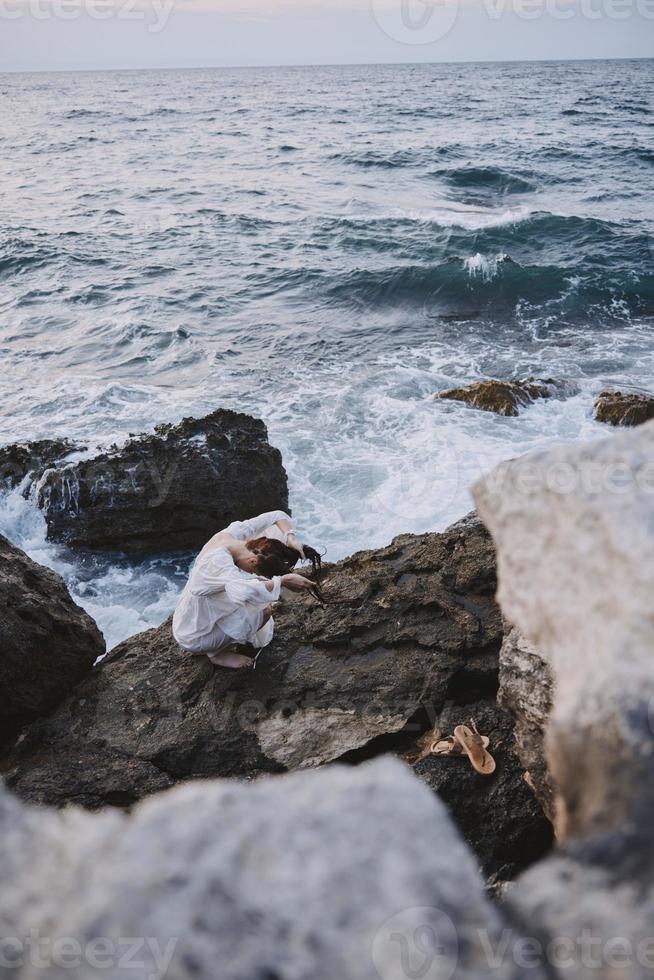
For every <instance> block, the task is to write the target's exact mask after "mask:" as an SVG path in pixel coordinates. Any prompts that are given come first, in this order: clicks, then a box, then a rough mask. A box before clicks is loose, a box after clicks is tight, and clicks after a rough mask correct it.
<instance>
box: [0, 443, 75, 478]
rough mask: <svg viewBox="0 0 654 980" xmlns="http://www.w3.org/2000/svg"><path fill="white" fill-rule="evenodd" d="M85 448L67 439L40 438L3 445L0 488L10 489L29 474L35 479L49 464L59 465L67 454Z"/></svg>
mask: <svg viewBox="0 0 654 980" xmlns="http://www.w3.org/2000/svg"><path fill="white" fill-rule="evenodd" d="M85 448H86V447H84V446H78V445H76V444H75V443H72V442H69V440H68V439H42V440H40V441H39V442H26V443H21V444H14V445H12V446H3V447H1V448H0V489H7V490H12V489H13V488H14V487H17V486H19V485H20V484H21V483H22V482H23V480H24V479H25V477H26V476H29V475H30V474H32V475H33V478H34V479H37V478H38V477H40V476H41V474H42V473H43V472H44V470H46V469H48V468H49V467H50V466H58V465H60V464H61V463H62V462H63V461H64V460H65V459H66V457H67V456H70V455H71V454H72V453H75V452H80V451H84V449H85Z"/></svg>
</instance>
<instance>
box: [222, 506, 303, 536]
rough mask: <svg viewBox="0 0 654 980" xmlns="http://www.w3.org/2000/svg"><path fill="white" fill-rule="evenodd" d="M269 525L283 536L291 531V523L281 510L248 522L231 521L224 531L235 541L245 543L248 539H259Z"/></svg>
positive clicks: (253, 518)
mask: <svg viewBox="0 0 654 980" xmlns="http://www.w3.org/2000/svg"><path fill="white" fill-rule="evenodd" d="M271 524H276V525H277V527H278V528H279V529H280V531H282V532H283V533H284V534H287V533H288V532H289V531H291V530H292V529H293V521H292V519H291V518H290V517H289V516H288V514H286V513H284V511H283V510H271V511H269V512H268V513H267V514H259V516H258V517H251V518H250V520H248V521H232V523H231V524H230V525H229V527H226V528H225V531H226V532H227V534H231V536H232V537H233V538H236V540H237V541H247V540H248V538H258V537H260V536H261V535H262V534H263V532H264V531H265V530H266V528H267V527H270V526H271ZM282 525H284V526H283V527H282Z"/></svg>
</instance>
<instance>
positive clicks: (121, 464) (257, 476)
mask: <svg viewBox="0 0 654 980" xmlns="http://www.w3.org/2000/svg"><path fill="white" fill-rule="evenodd" d="M37 502H38V504H39V506H40V507H41V509H42V510H43V513H44V515H45V519H46V521H47V524H48V534H49V537H50V538H51V539H52V540H55V541H62V542H64V543H66V544H67V545H69V546H72V547H83V548H90V549H95V550H97V549H105V550H112V551H119V552H126V553H129V554H146V553H153V552H157V551H173V550H190V549H199V548H200V547H202V545H203V544H204V543H205V542H206V540H207V538H209V537H210V536H211V535H212V534H214V533H215V532H216V531H217V530H219V529H220V528H222V527H224V526H225V525H226V524H229V523H230V521H233V520H238V519H242V518H245V517H250V516H252V514H259V513H262V512H264V511H267V510H276V509H283V510H286V509H287V508H288V489H287V482H286V473H285V471H284V467H283V466H282V458H281V454H280V452H279V450H277V449H273V447H272V446H270V444H269V442H268V434H267V431H266V427H265V425H264V424H263V422H261V421H260V420H259V419H254V418H251V417H250V416H249V415H241V414H239V413H237V412H229V411H223V410H219V411H216V412H214V413H213V414H212V415H208V416H207V417H206V418H203V419H184V421H182V422H181V423H180V424H179V425H174V426H173V425H160V426H157V428H156V429H155V432H154V434H152V435H141V436H137V437H134V438H131V439H130V440H129V441H128V442H127V443H126V444H125V445H124V446H123V447H122V448H118V447H115V448H112V449H111V450H110V451H109V452H105V453H102V454H100V455H98V456H96V457H94V458H93V459H88V460H83V461H81V462H73V463H70V464H68V465H66V464H64V465H59V466H56V467H54V468H52V469H48V470H46V472H45V473H43V475H42V476H41V477H40V479H39V482H38V487H37Z"/></svg>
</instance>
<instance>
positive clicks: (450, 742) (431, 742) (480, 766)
mask: <svg viewBox="0 0 654 980" xmlns="http://www.w3.org/2000/svg"><path fill="white" fill-rule="evenodd" d="M489 745H490V739H489V738H488V736H487V735H480V734H479V732H478V731H477V726H476V725H475V723H474V721H471V722H470V725H457V726H456V728H455V729H454V734H453V735H448V737H447V738H441V736H440V735H437V736H436V737H433V733H432V737H431V738H430V739H428V740H426V742H425V743H424V747H423V749H422V752H421V753H420V755H419V759H420V758H425V757H426V756H428V755H435V756H461V755H467V757H468V759H469V760H470V765H471V766H472V768H473V769H474V770H475V772H478V773H479V775H480V776H491V775H492V774H493V773H494V772H495V769H496V768H497V767H496V763H495V759H494V758H493V756H492V755H491V754H490V752H489V751H488V747H489ZM416 761H418V760H416Z"/></svg>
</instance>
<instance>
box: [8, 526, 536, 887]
mask: <svg viewBox="0 0 654 980" xmlns="http://www.w3.org/2000/svg"><path fill="white" fill-rule="evenodd" d="M324 591H325V595H326V597H327V599H328V602H329V604H328V605H326V606H325V607H324V608H323V607H321V606H320V605H318V604H317V603H316V601H315V600H314V599H310V598H306V599H305V598H301V597H299V596H296V597H293V598H292V599H290V600H289V601H288V602H284V603H282V604H281V605H280V606H279V607H277V610H276V612H275V618H276V634H275V640H274V641H273V643H272V644H271V646H270V647H268V648H266V649H265V650H264V652H263V653H262V655H261V658H260V660H259V663H258V666H257V669H256V671H244V672H234V671H227V670H224V669H221V668H215V667H213V666H212V665H211V664H210V663H209V661H208V660H207V659H206V658H205V657H192V656H189V655H188V654H184V653H183V652H182V651H181V650H180V648H179V647H178V646H177V644H176V643H175V641H174V640H173V637H172V635H171V632H170V623H165V624H164V625H163V626H162V627H160V628H159V629H157V630H151V631H149V632H147V633H143V634H141V635H140V636H136V637H133V638H132V639H130V640H128V641H126V642H125V643H123V644H121V645H120V646H119V647H117V648H116V649H115V650H114V651H112V653H111V654H110V655H109V656H108V657H107V658H106V660H105V661H103V663H102V664H101V665H100V666H99V667H98V668H97V669H96V670H94V671H93V673H92V675H91V676H90V677H89V678H88V679H87V680H86V681H85V682H84V683H83V684H81V685H80V686H79V687H78V688H77V690H76V691H75V692H74V694H73V695H71V696H70V697H69V698H68V699H67V700H66V701H65V702H64V703H63V704H62V705H61V706H60V707H59V708H58V710H57V711H55V712H54V713H53V715H52V716H51V717H50V718H48V719H47V720H45V721H43V722H41V723H37V724H35V725H34V726H32V728H31V729H30V730H29V732H28V733H27V734H26V735H25V737H24V738H23V740H22V742H21V744H20V746H18V748H17V749H16V751H15V752H14V753H13V754H12V756H11V757H10V758H9V759H7V760H5V762H4V764H3V768H4V769H5V770H6V771H7V781H8V784H9V785H10V786H11V787H13V788H14V789H15V791H16V792H17V793H18V794H19V795H20V796H22V797H23V798H25V799H29V800H33V801H36V802H40V803H53V804H58V805H59V804H63V803H65V802H69V801H74V802H78V803H82V804H84V805H87V806H90V807H98V806H101V805H103V804H106V803H113V804H129V803H133V802H134V801H135V800H138V799H140V798H142V797H143V796H145V795H147V794H149V793H152V792H154V791H156V790H159V789H164V788H166V787H168V786H170V785H172V784H174V783H175V782H178V781H180V780H184V779H188V778H190V777H194V776H251V775H255V774H259V773H262V772H281V771H283V770H285V769H289V770H293V769H305V768H310V767H314V766H318V765H321V764H323V763H328V762H332V761H334V760H337V759H342V758H344V759H345V760H346V761H349V762H359V761H361V760H362V759H364V758H369V757H372V756H374V755H377V754H380V753H381V752H383V751H398V752H399V751H402V750H404V749H407V748H408V747H409V746H411V745H412V744H413V743H414V742H415V740H416V739H417V738H418V737H419V736H420V734H421V733H422V732H423V731H425V730H426V729H428V728H431V727H432V726H433V725H434V724H435V722H436V721H438V718H439V715H440V713H441V712H442V711H443V709H444V708H446V707H449V709H450V713H449V715H448V717H447V719H446V721H445V722H444V723H447V724H449V723H451V724H452V727H453V725H455V724H458V723H459V722H464V721H467V719H468V718H469V717H470V707H469V706H470V705H478V704H479V703H485V704H489V703H490V704H491V705H494V704H495V700H496V693H497V683H498V680H497V678H498V652H499V647H500V644H501V640H502V621H501V617H500V614H499V611H498V609H497V606H496V604H495V602H494V599H493V594H494V591H495V567H494V554H493V548H492V544H491V541H490V537H489V535H488V532H487V531H486V530H485V528H484V527H483V525H481V523H480V522H479V521H477V520H475V519H473V518H469V519H466V520H464V521H462V522H460V523H459V524H457V525H454V526H453V527H452V528H450V529H449V530H448V531H446V532H444V533H443V534H425V535H420V536H412V535H405V536H402V537H399V538H397V539H396V540H395V541H394V542H393V543H392V544H391V545H390V546H389V547H387V548H383V549H380V550H379V551H370V552H361V553H360V554H357V555H354V556H353V557H352V558H349V559H347V560H345V561H343V562H340V563H339V564H338V565H333V566H330V567H328V568H327V570H326V579H325V584H324ZM475 710H476V709H475ZM489 721H490V723H491V724H492V725H493V726H494V728H496V729H497V731H498V733H499V737H501V739H502V740H503V743H504V742H506V739H507V733H506V719H505V718H500V716H499V714H498V713H497V712H496V709H493V712H491V714H490V715H489ZM488 734H490V735H491V736H493V733H492V732H489V733H488ZM503 758H504V757H503ZM438 764H439V766H441V767H443V768H442V774H446V773H447V772H448V771H449V772H450V773H452V772H453V771H454V770H452V769H449V770H448V769H447V766H448V761H447V760H446V761H445V762H443V760H440V761H439V763H438ZM500 770H501V771H500V772H499V773H498V775H497V776H496V777H493V779H492V780H489V781H488V782H489V783H490V782H493V786H494V788H493V789H491V788H490V787H489V786H486V785H484V786H482V785H481V783H482V779H481V777H474V778H473V779H471V780H469V789H470V792H471V793H472V792H477V793H478V794H479V797H480V800H481V799H483V800H484V801H485V802H484V803H480V805H479V806H478V807H477V808H475V806H473V805H471V802H470V799H469V797H468V796H467V795H466V794H462V793H458V794H457V792H456V791H455V787H454V785H453V784H452V786H451V791H450V797H451V803H452V809H453V812H456V811H457V810H458V811H460V812H461V813H463V812H465V813H466V814H467V817H468V824H467V828H468V829H467V834H468V839H469V840H471V841H472V842H473V843H474V844H477V843H479V854H480V857H481V859H482V861H483V862H484V864H485V866H486V867H488V868H490V869H492V870H495V869H496V868H498V867H499V866H500V865H501V864H503V863H504V861H505V855H503V854H502V853H500V852H498V853H495V851H494V850H493V848H492V846H491V845H490V843H489V840H490V837H492V836H493V835H496V836H502V835H503V834H504V835H505V836H506V837H507V839H509V838H510V837H511V836H513V838H514V839H515V840H518V839H520V840H521V841H524V840H525V839H526V838H529V837H531V839H532V840H533V841H534V842H537V843H536V845H535V847H534V850H535V852H536V853H540V851H539V850H538V848H539V847H540V841H541V840H542V839H543V836H544V837H548V835H549V834H550V827H549V825H548V824H547V822H546V821H545V820H544V819H543V817H542V814H541V813H540V812H539V811H538V809H537V808H536V807H535V806H534V803H533V799H532V798H531V796H530V794H529V792H528V790H527V788H526V786H524V785H523V783H522V778H521V777H522V771H521V769H520V767H519V763H518V761H517V759H516V758H515V757H514V756H513V755H512V754H511V753H509V752H508V751H507V754H506V757H505V758H504V761H503V764H502V766H501V767H500ZM425 772H426V769H425ZM443 778H444V779H445V781H447V779H448V778H450V777H447V776H443V775H440V776H439V775H438V774H437V772H436V769H435V768H434V767H432V770H431V774H430V775H429V781H430V782H431V783H432V785H434V786H435V787H437V786H440V785H441V782H442V779H443ZM473 784H478V785H476V790H475V789H474V786H473ZM443 785H444V783H443ZM493 807H494V810H493V815H491V813H490V811H491V810H492V809H493ZM518 812H521V813H522V827H521V828H519V829H518V828H517V826H514V824H515V823H517V822H519V821H518V819H517V814H518ZM474 814H476V815H477V816H476V818H475V817H474ZM475 820H476V821H477V824H478V825H477V827H476V828H475ZM489 821H490V823H489ZM521 835H522V836H521ZM515 863H516V866H517V867H521V866H522V864H521V859H520V856H519V855H518V848H516V861H515ZM523 863H525V862H523Z"/></svg>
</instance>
